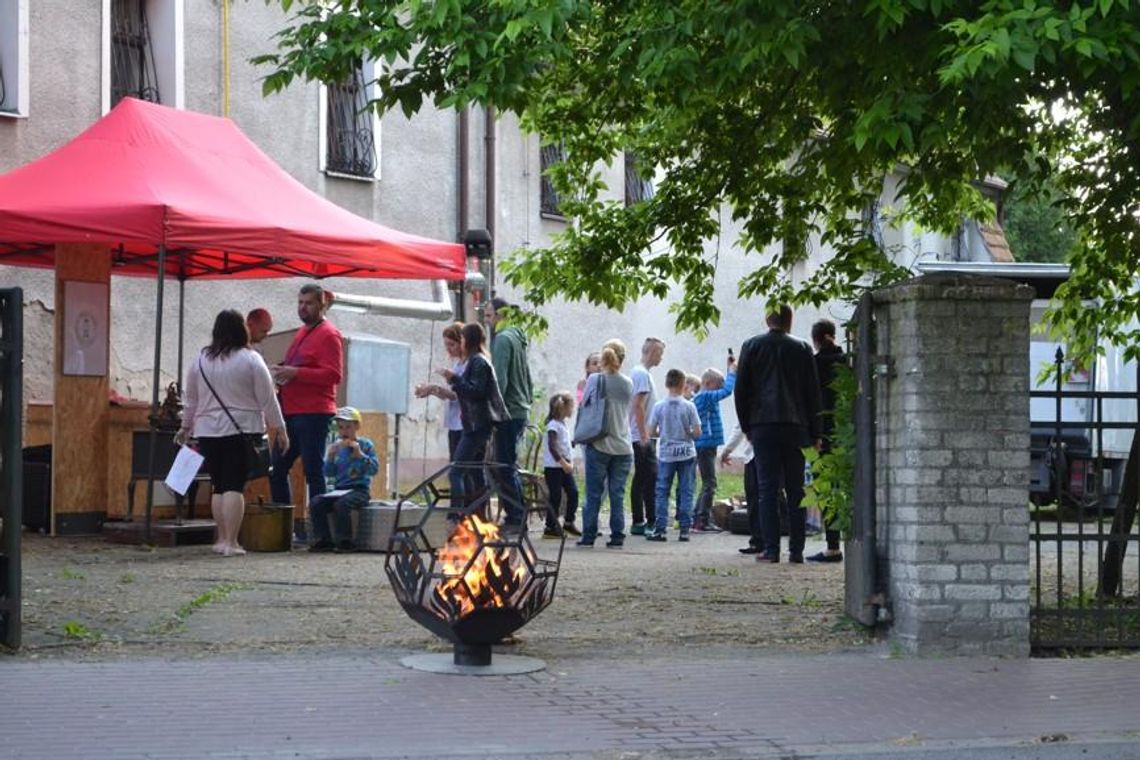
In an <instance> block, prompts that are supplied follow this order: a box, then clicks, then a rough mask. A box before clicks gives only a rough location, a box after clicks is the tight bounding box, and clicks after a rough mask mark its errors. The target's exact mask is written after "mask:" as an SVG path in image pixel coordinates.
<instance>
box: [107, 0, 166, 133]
mask: <svg viewBox="0 0 1140 760" xmlns="http://www.w3.org/2000/svg"><path fill="white" fill-rule="evenodd" d="M183 3H184V0H103V111H104V113H105V112H107V111H109V110H110V109H111V108H113V107H114V106H115V104H116V103H118V102H119V101H120V100H122V99H123V98H125V97H132V98H138V99H140V100H149V101H151V102H152V103H163V104H165V105H168V106H173V107H175V108H182V107H183V100H184V94H183V89H184V87H183V52H182V49H183V24H182V15H183Z"/></svg>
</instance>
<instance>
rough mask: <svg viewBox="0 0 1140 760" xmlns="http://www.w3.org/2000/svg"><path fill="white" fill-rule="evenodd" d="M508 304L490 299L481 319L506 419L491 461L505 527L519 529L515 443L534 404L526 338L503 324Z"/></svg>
mask: <svg viewBox="0 0 1140 760" xmlns="http://www.w3.org/2000/svg"><path fill="white" fill-rule="evenodd" d="M509 307H510V304H509V303H508V302H507V301H506V300H505V299H503V298H492V299H491V300H490V302H488V304H487V308H486V311H485V312H484V316H485V317H486V319H487V325H488V326H489V327H490V328H491V330H492V331H493V332H492V337H491V363H492V364H494V365H495V378H496V380H498V383H499V391H500V392H501V393H502V394H503V403H504V404H506V407H507V416H508V419H505V420H500V421H499V422H497V423H495V461H496V462H497V463H498V467H499V477H498V481H499V483H500V484H501V488H502V491H501V496H502V497H503V505H504V509H505V511H506V514H507V519H506V524H507V525H508V526H521V525H522V523H523V519H524V517H525V513H524V510H523V502H522V484H521V483H520V482H519V473H518V446H519V439H521V438H522V435H523V433H524V432H525V431H526V424H527V419H528V416H529V414H530V404H531V402H532V401H533V400H534V392H533V390H532V387H531V380H530V366H529V365H528V364H527V356H526V350H527V339H526V335H525V334H524V333H523V331H522V330H520V329H519V328H517V327H510V326H507V325H506V324H504V323H503V315H502V314H501V312H502V310H503V309H505V308H509Z"/></svg>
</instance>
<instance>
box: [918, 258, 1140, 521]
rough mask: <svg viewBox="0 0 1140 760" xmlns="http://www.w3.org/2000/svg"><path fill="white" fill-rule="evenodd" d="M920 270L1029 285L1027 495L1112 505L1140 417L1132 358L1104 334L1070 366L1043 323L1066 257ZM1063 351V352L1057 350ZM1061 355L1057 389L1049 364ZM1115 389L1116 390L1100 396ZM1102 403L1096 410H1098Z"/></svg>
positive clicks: (1065, 272) (926, 265) (1064, 275)
mask: <svg viewBox="0 0 1140 760" xmlns="http://www.w3.org/2000/svg"><path fill="white" fill-rule="evenodd" d="M918 270H919V271H920V272H921V273H924V274H925V273H933V272H958V273H962V274H977V275H984V276H989V277H1001V278H1004V279H1011V280H1017V281H1018V282H1023V283H1025V284H1027V285H1030V286H1032V287H1034V288H1035V289H1036V291H1037V298H1036V299H1034V301H1033V303H1032V305H1031V307H1030V337H1029V389H1030V391H1031V392H1033V394H1034V395H1031V396H1030V400H1029V421H1030V483H1029V497H1030V499H1031V500H1032V501H1033V502H1034V503H1037V504H1046V503H1050V502H1053V501H1055V500H1056V499H1058V497H1059V498H1060V499H1061V501H1062V502H1063V503H1066V504H1069V505H1079V506H1085V507H1089V508H1095V507H1097V506H1100V507H1103V509H1105V510H1106V511H1109V510H1112V509H1114V508H1115V506H1116V501H1117V498H1118V497H1119V495H1120V485H1121V482H1122V480H1123V477H1124V465H1125V463H1126V462H1127V461H1128V453H1129V450H1130V448H1131V446H1132V437H1133V435H1134V427H1133V426H1134V423H1135V422H1136V420H1137V413H1138V408H1137V401H1138V397H1137V364H1136V362H1134V361H1127V362H1126V361H1125V360H1124V349H1123V347H1122V346H1118V345H1114V344H1111V343H1108V342H1107V341H1105V342H1102V344H1101V346H1100V348H1101V350H1102V352H1103V353H1102V355H1101V356H1099V357H1098V358H1097V361H1096V362H1095V363H1094V364H1092V365H1091V366H1087V367H1085V366H1073V365H1072V363H1071V361H1070V360H1069V359H1068V358H1066V356H1067V346H1066V344H1065V341H1064V340H1063V339H1061V340H1058V339H1056V338H1054V337H1052V336H1050V335H1049V334H1048V333H1047V332H1045V331H1044V330H1043V329H1041V327H1040V326H1041V325H1042V320H1043V317H1044V314H1045V311H1046V310H1047V309H1048V307H1049V305H1050V300H1051V299H1052V297H1053V294H1054V293H1055V292H1056V290H1057V287H1058V286H1059V285H1061V283H1063V282H1065V280H1067V279H1068V276H1069V267H1068V266H1067V265H1065V264H1030V263H996V262H995V263H988V262H987V263H982V262H977V263H975V262H970V263H966V262H923V263H920V264H919V265H918ZM1058 352H1060V353H1058ZM1059 356H1060V361H1061V362H1062V370H1063V371H1062V380H1061V384H1060V389H1059V390H1060V392H1059V393H1058V385H1057V380H1056V376H1055V375H1049V376H1047V377H1046V376H1045V374H1046V373H1045V372H1043V371H1044V370H1047V369H1048V368H1050V367H1051V366H1052V365H1054V364H1055V363H1056V362H1057V361H1058V357H1059ZM1105 392H1112V393H1116V394H1121V397H1104V396H1100V397H1099V398H1098V397H1097V395H1096V394H1103V393H1105ZM1098 405H1099V412H1098ZM1098 420H1099V422H1101V423H1128V427H1126V428H1123V429H1099V425H1098Z"/></svg>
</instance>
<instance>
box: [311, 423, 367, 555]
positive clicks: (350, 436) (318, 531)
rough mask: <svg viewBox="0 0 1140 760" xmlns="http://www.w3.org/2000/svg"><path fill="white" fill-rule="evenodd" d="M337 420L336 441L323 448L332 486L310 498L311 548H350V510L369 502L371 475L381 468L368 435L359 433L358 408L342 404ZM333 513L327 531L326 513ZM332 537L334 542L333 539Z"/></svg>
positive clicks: (316, 550)
mask: <svg viewBox="0 0 1140 760" xmlns="http://www.w3.org/2000/svg"><path fill="white" fill-rule="evenodd" d="M333 420H334V421H335V422H336V434H337V438H336V440H335V441H333V442H332V443H330V444H329V446H328V449H326V450H325V477H326V478H333V480H334V485H333V490H332V491H329V492H328V493H325V494H321V495H320V496H317V497H315V498H314V499H312V500H311V501H310V502H309V517H310V519H311V520H312V522H313V538H314V543H313V544H312V545H311V546H310V547H309V551H311V552H330V551H352V550H353V549H354V548H355V546H354V544H353V542H352V510H354V509H360V508H361V507H363V506H364V505H365V504H367V503H368V499H369V487H370V486H371V485H372V476H373V475H375V474H376V473H377V472H379V471H380V460H379V459H378V458H377V456H376V447H375V446H374V445H373V444H372V441H371V440H369V439H368V438H364V437H361V436H360V435H359V432H360V420H361V417H360V412H359V411H358V410H356V409H354V408H353V407H351V406H342V407H341V408H340V409H337V410H336V414H335V415H334V416H333ZM330 514H331V515H332V516H333V518H334V519H333V530H332V532H331V533H330V531H329V515H330ZM334 537H335V539H336V540H335V542H334V540H333V539H334Z"/></svg>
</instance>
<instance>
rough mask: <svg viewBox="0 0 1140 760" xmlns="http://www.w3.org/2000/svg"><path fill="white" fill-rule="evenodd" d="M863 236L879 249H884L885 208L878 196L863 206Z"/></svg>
mask: <svg viewBox="0 0 1140 760" xmlns="http://www.w3.org/2000/svg"><path fill="white" fill-rule="evenodd" d="M863 237H865V238H867V239H868V240H870V241H871V242H872V243H874V244H875V247H876V248H878V249H879V250H884V248H883V209H882V203H881V202H880V200H879V199H878V198H876V199H874V200H873V201H870V202H868V203H867V205H866V206H864V207H863Z"/></svg>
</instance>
